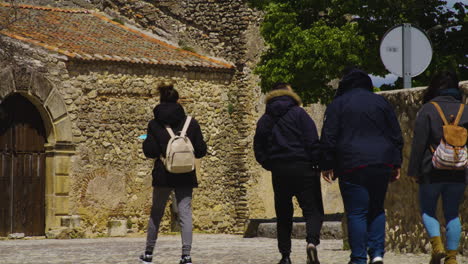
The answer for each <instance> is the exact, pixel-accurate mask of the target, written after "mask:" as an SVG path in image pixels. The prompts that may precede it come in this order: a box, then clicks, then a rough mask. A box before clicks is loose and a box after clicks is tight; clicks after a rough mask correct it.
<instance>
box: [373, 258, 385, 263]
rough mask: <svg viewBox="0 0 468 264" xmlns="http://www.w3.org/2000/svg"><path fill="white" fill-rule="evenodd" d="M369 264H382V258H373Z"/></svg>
mask: <svg viewBox="0 0 468 264" xmlns="http://www.w3.org/2000/svg"><path fill="white" fill-rule="evenodd" d="M371 264H383V258H382V257H375V258H373V259H372V261H371Z"/></svg>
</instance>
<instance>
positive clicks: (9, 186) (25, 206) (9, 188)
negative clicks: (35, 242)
mask: <svg viewBox="0 0 468 264" xmlns="http://www.w3.org/2000/svg"><path fill="white" fill-rule="evenodd" d="M45 142H46V137H45V128H44V124H43V122H42V118H41V115H40V114H39V112H38V111H37V109H36V107H35V106H34V105H33V104H32V103H31V102H30V101H29V100H27V99H26V98H24V97H23V96H21V95H19V94H15V95H12V96H10V97H8V98H6V99H5V101H4V102H3V103H2V104H1V105H0V236H6V235H8V234H9V233H24V234H25V235H27V236H37V235H43V234H44V232H45V230H44V229H45V149H44V144H45Z"/></svg>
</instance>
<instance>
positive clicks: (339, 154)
mask: <svg viewBox="0 0 468 264" xmlns="http://www.w3.org/2000/svg"><path fill="white" fill-rule="evenodd" d="M320 140H321V151H322V152H321V153H322V159H321V163H320V166H321V169H322V170H323V172H322V175H323V178H324V179H325V180H326V181H328V182H332V181H333V180H335V179H336V178H339V184H340V191H341V195H342V198H343V204H344V207H345V213H346V217H347V220H348V238H349V244H350V247H351V256H350V258H351V260H350V262H349V263H350V264H365V263H367V254H368V255H369V257H370V260H371V261H370V263H374V264H377V263H378V264H382V263H383V256H384V248H385V247H384V244H385V211H384V200H385V194H386V192H387V187H388V183H389V181H391V180H397V179H398V178H399V177H400V166H401V162H402V148H403V138H402V134H401V129H400V125H399V123H398V120H397V118H396V115H395V112H394V110H393V108H392V106H391V105H390V104H389V103H388V102H387V100H385V98H383V97H382V96H380V95H377V94H374V93H373V85H372V80H371V79H370V77H369V76H368V75H367V73H365V72H363V71H361V70H359V69H357V68H349V69H347V71H346V72H345V74H344V77H343V78H342V80H341V81H340V84H339V87H338V90H337V93H336V96H335V99H334V100H333V101H332V102H331V104H330V105H329V106H328V107H327V110H326V112H325V120H324V124H323V128H322V134H321V139H320ZM366 251H367V252H366Z"/></svg>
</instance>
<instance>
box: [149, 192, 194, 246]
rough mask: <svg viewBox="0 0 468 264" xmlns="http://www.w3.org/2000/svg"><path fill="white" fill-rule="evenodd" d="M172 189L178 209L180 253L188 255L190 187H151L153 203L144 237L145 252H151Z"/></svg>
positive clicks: (190, 216) (190, 224)
mask: <svg viewBox="0 0 468 264" xmlns="http://www.w3.org/2000/svg"><path fill="white" fill-rule="evenodd" d="M172 190H174V192H175V196H176V200H177V207H178V209H179V221H180V226H181V228H182V233H181V235H182V255H190V250H191V249H192V191H193V189H192V188H190V187H183V188H165V187H155V188H153V205H152V207H151V215H150V219H149V223H148V235H147V237H146V252H153V250H154V247H155V245H156V240H157V239H158V232H159V225H160V224H161V219H162V217H163V215H164V209H165V208H166V203H167V200H168V199H169V195H170V194H171V191H172Z"/></svg>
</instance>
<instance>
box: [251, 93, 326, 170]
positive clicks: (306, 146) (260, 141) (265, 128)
mask: <svg viewBox="0 0 468 264" xmlns="http://www.w3.org/2000/svg"><path fill="white" fill-rule="evenodd" d="M265 102H266V110H265V114H264V115H263V116H262V117H261V118H260V119H259V121H258V123H257V128H256V131H255V137H254V151H255V158H256V159H257V161H258V162H259V163H260V164H261V165H262V166H263V167H264V168H265V169H267V170H271V166H272V165H273V164H277V163H278V162H280V163H281V162H291V161H299V162H310V163H311V164H312V165H318V161H319V146H320V144H319V138H318V134H317V128H316V126H315V123H314V121H313V120H312V118H310V116H309V115H308V114H307V112H306V111H305V110H304V109H302V108H301V107H300V106H299V105H300V104H301V99H300V98H299V96H298V95H297V94H296V93H294V92H292V91H289V90H274V91H271V92H269V93H268V94H267V97H266V100H265Z"/></svg>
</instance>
